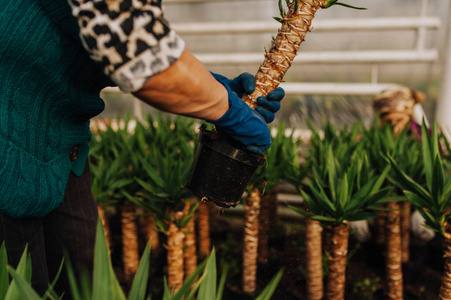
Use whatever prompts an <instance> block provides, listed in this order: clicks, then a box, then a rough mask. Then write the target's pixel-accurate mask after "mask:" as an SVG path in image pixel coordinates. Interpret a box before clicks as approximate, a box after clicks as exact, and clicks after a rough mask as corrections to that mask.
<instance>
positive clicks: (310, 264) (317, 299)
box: [305, 218, 324, 300]
mask: <svg viewBox="0 0 451 300" xmlns="http://www.w3.org/2000/svg"><path fill="white" fill-rule="evenodd" d="M322 231H323V227H322V226H321V224H320V222H319V221H316V220H312V219H310V218H307V219H306V224H305V234H306V237H305V246H306V249H305V255H306V265H307V295H308V299H309V300H321V299H322V298H323V296H324V285H323V257H322V246H321V242H322V241H321V233H322Z"/></svg>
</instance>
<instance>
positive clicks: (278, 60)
mask: <svg viewBox="0 0 451 300" xmlns="http://www.w3.org/2000/svg"><path fill="white" fill-rule="evenodd" d="M322 2H324V1H319V0H303V1H298V5H296V3H295V1H293V2H291V4H289V5H288V12H287V14H286V15H285V16H283V18H282V26H281V28H280V29H279V32H278V33H277V36H276V37H275V38H274V40H273V41H272V45H271V48H270V49H269V50H268V51H267V52H266V53H265V59H264V61H263V63H262V64H261V66H260V68H259V69H258V71H257V74H256V75H255V80H256V82H257V87H256V89H255V91H254V92H253V93H252V94H251V95H247V96H245V97H243V100H244V101H245V102H246V103H247V104H248V105H249V106H250V107H252V108H255V107H256V103H255V101H256V99H257V98H258V97H259V96H266V95H267V94H268V93H269V92H270V91H272V90H274V89H275V88H277V87H278V86H279V84H280V83H281V82H282V80H283V77H284V75H285V73H286V72H287V70H288V69H289V68H290V66H291V64H292V62H293V59H294V58H295V57H296V54H297V51H298V49H299V46H300V45H301V43H302V42H303V41H304V38H305V35H306V34H307V32H309V31H310V28H311V24H312V20H313V18H314V16H315V13H316V11H317V10H318V9H319V8H320V7H321V6H322V5H323V4H322ZM296 7H297V9H296Z"/></svg>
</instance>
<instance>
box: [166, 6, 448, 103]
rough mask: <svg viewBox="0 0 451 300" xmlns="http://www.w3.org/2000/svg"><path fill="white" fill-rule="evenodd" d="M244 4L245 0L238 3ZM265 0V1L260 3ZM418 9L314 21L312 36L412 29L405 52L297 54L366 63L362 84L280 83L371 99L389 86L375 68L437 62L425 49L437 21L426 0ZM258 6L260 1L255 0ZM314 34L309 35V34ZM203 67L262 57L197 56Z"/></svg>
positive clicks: (220, 28)
mask: <svg viewBox="0 0 451 300" xmlns="http://www.w3.org/2000/svg"><path fill="white" fill-rule="evenodd" d="M230 1H240V0H164V2H163V3H165V4H169V5H170V4H180V3H198V2H204V3H208V2H230ZM241 1H245V0H241ZM259 1H263V0H259ZM421 1H422V2H421V10H420V14H419V15H418V16H417V17H396V18H395V17H391V18H387V17H380V18H358V19H324V20H316V19H315V20H314V21H313V24H312V28H313V30H312V31H313V32H336V31H339V32H344V31H348V32H349V31H356V32H357V31H358V32H361V31H395V30H398V31H400V30H403V31H414V32H416V33H417V34H416V43H415V45H414V47H412V48H411V49H403V50H360V51H311V52H309V51H307V52H300V53H298V55H297V57H296V58H295V60H294V62H293V64H369V65H371V79H370V81H369V82H360V83H295V82H290V83H284V84H282V87H283V88H284V89H285V90H286V92H287V94H307V93H308V94H341V95H342V94H350V95H373V94H375V93H378V92H380V91H381V90H382V89H384V88H386V87H387V86H389V85H390V83H380V82H379V78H378V73H379V72H378V66H379V65H381V64H390V63H405V64H406V63H429V64H432V63H434V62H436V61H437V60H438V58H439V52H438V50H437V49H436V48H429V49H428V48H427V47H426V40H427V38H426V37H427V34H429V33H430V32H431V31H436V30H438V29H439V28H440V27H441V20H440V18H439V17H428V16H427V15H426V13H427V10H428V0H421ZM255 2H258V1H255ZM172 26H173V27H174V28H175V29H176V31H177V32H178V33H179V34H180V35H181V36H182V37H183V36H186V37H189V36H202V35H220V34H237V35H238V34H261V33H272V34H275V33H276V32H277V30H278V29H279V27H280V24H279V23H277V22H274V20H265V21H238V22H236V21H234V22H222V21H218V22H189V23H173V24H172ZM311 34H313V33H311ZM195 55H196V57H197V58H198V59H199V60H200V61H202V62H203V63H205V64H206V65H207V66H215V65H220V66H233V65H237V66H239V65H246V64H254V65H255V64H259V63H261V62H262V61H263V58H264V54H263V53H261V52H260V53H251V52H246V53H195Z"/></svg>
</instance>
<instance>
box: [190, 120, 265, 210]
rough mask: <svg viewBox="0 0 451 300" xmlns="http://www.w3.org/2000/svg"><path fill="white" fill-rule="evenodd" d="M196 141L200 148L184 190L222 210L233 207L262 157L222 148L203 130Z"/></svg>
mask: <svg viewBox="0 0 451 300" xmlns="http://www.w3.org/2000/svg"><path fill="white" fill-rule="evenodd" d="M198 139H199V142H200V144H199V148H198V149H197V152H196V156H195V159H194V164H193V168H192V170H191V174H190V177H189V179H188V183H187V184H186V188H188V189H190V190H191V191H192V192H193V194H194V195H195V196H197V197H198V198H199V199H201V200H204V201H213V202H214V203H216V205H218V206H221V207H226V208H228V207H234V206H236V205H237V204H238V203H239V202H240V199H241V196H242V195H243V193H244V191H245V189H246V187H247V185H248V184H249V182H250V180H251V178H252V176H253V175H254V173H255V171H256V170H257V168H258V167H260V166H261V165H263V163H264V162H265V160H266V158H265V156H264V155H262V154H257V153H253V152H248V151H243V150H241V149H237V148H235V147H233V146H231V145H229V144H226V143H224V142H222V141H220V140H219V139H218V137H217V136H216V134H215V133H214V132H210V131H207V130H206V129H204V128H201V131H200V134H199V137H198Z"/></svg>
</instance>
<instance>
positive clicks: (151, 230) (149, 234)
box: [145, 213, 160, 250]
mask: <svg viewBox="0 0 451 300" xmlns="http://www.w3.org/2000/svg"><path fill="white" fill-rule="evenodd" d="M154 218H155V216H154V215H153V214H151V213H149V214H148V215H147V216H145V220H146V229H145V231H146V240H147V241H152V242H151V244H150V249H151V250H156V249H157V248H158V247H159V246H160V237H159V235H158V231H156V230H155V219H154Z"/></svg>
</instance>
